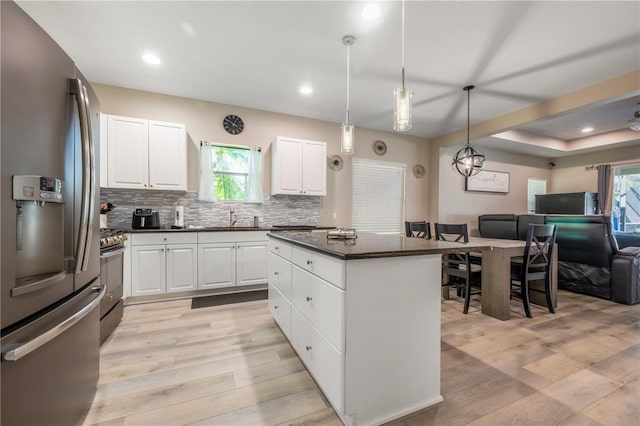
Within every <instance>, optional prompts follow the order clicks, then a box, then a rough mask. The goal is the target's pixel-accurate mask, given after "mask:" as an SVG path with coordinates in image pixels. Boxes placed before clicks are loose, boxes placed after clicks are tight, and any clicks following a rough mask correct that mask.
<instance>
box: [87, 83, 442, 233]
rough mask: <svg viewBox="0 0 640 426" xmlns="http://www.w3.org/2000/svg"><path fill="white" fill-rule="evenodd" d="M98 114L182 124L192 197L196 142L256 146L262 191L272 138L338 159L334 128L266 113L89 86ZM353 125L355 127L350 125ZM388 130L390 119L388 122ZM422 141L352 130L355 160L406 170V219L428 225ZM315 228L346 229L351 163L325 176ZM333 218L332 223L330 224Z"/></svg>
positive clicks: (196, 169) (195, 180)
mask: <svg viewBox="0 0 640 426" xmlns="http://www.w3.org/2000/svg"><path fill="white" fill-rule="evenodd" d="M92 87H93V88H94V89H95V91H96V93H97V95H98V98H99V99H100V107H101V108H100V109H101V111H102V112H103V113H105V114H114V115H124V116H130V117H138V118H146V119H153V120H160V121H170V122H178V123H185V124H186V127H187V133H188V139H189V140H188V142H189V144H188V145H189V148H188V165H189V175H188V190H189V191H197V190H198V181H199V176H198V174H199V167H198V164H199V163H198V153H199V146H200V141H203V140H204V141H208V142H217V143H223V144H234V145H246V146H259V147H262V149H263V151H262V152H263V168H262V170H263V190H264V192H265V194H268V193H269V192H270V188H271V149H270V144H271V141H273V140H274V139H275V137H276V136H289V137H295V138H302V139H311V140H320V141H324V142H327V153H328V154H329V155H332V154H340V124H339V123H330V122H326V121H318V120H311V119H306V118H301V117H295V116H290V115H284V114H276V113H272V112H268V111H258V110H252V109H246V108H239V107H235V106H230V105H223V104H217V103H212V102H205V101H201V100H197V99H188V98H180V97H176V96H168V95H162V94H158V93H150V92H143V91H138V90H131V89H126V88H122V87H114V86H106V85H102V84H96V83H92ZM228 114H236V115H239V116H241V117H242V119H243V121H244V123H245V129H244V131H243V132H242V133H241V134H239V135H235V136H232V135H229V134H228V133H227V132H225V131H224V129H223V127H222V119H223V118H224V117H225V116H226V115H228ZM356 124H357V123H356ZM389 128H391V115H390V116H389ZM376 140H383V141H384V142H385V143H386V144H387V154H386V155H384V156H382V157H380V156H378V155H376V154H375V153H374V152H373V143H374V142H375V141H376ZM429 155H430V151H429V149H428V141H427V139H424V138H418V137H414V136H408V135H404V134H402V133H395V132H380V131H375V130H369V129H362V128H358V127H357V128H356V139H355V156H356V157H364V158H372V159H380V160H384V161H393V162H398V163H405V164H407V179H406V206H405V211H406V217H407V219H408V220H415V219H425V220H428V212H429V205H428V204H429V194H430V190H429V179H428V178H427V177H424V178H422V179H416V178H415V177H414V176H413V174H412V172H411V169H412V167H413V165H414V164H422V165H423V166H424V167H425V168H426V169H427V173H426V176H428V174H429ZM321 205H322V207H321V219H320V221H321V223H322V224H324V225H334V226H342V227H347V226H350V224H351V163H350V161H349V159H348V158H345V166H344V168H343V169H342V170H341V171H340V172H334V171H332V170H330V169H329V170H328V173H327V196H326V197H322V202H321ZM333 213H335V216H336V219H335V220H334V219H333Z"/></svg>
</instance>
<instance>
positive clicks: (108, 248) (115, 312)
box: [100, 229, 127, 344]
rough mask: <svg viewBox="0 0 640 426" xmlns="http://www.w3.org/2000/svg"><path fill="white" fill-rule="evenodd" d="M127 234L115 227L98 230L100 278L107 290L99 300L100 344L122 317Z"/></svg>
mask: <svg viewBox="0 0 640 426" xmlns="http://www.w3.org/2000/svg"><path fill="white" fill-rule="evenodd" d="M126 240H127V234H126V233H125V232H123V231H117V230H115V229H101V230H100V278H101V280H102V284H103V285H104V286H106V287H107V292H106V294H105V296H104V298H103V299H102V302H100V344H102V343H103V342H104V341H105V340H106V339H107V337H109V335H110V334H111V333H112V332H113V330H114V329H115V328H116V326H117V325H118V323H119V322H120V320H121V319H122V311H123V302H122V282H123V259H124V256H123V255H124V248H125V247H124V242H125V241H126Z"/></svg>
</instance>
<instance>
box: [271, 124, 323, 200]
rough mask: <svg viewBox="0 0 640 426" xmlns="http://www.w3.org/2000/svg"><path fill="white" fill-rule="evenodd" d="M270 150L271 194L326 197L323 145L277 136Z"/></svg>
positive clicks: (321, 143)
mask: <svg viewBox="0 0 640 426" xmlns="http://www.w3.org/2000/svg"><path fill="white" fill-rule="evenodd" d="M271 149H272V153H271V194H273V195H275V194H291V195H326V194H327V144H326V143H325V142H317V141H308V140H303V139H293V138H286V137H280V136H279V137H278V138H277V139H276V140H275V141H274V142H273V144H272V147H271Z"/></svg>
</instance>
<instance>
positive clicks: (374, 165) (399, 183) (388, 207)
mask: <svg viewBox="0 0 640 426" xmlns="http://www.w3.org/2000/svg"><path fill="white" fill-rule="evenodd" d="M405 171H406V165H405V164H400V163H391V162H387V161H374V160H366V159H361V158H354V159H353V162H352V174H353V175H352V178H353V191H352V194H353V195H352V197H353V198H352V226H353V227H354V228H355V229H356V230H358V231H368V232H377V233H385V234H396V233H403V232H404V181H405Z"/></svg>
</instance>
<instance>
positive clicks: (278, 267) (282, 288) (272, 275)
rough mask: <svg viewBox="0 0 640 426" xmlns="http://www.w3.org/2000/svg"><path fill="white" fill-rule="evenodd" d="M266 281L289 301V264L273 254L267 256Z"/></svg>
mask: <svg viewBox="0 0 640 426" xmlns="http://www.w3.org/2000/svg"><path fill="white" fill-rule="evenodd" d="M267 280H268V281H269V284H271V285H273V286H274V287H275V288H277V289H278V291H279V292H280V293H282V295H283V296H284V297H286V298H287V299H288V300H291V263H289V262H288V261H287V260H285V259H283V258H281V257H280V256H278V255H276V254H274V253H273V252H269V254H268V255H267Z"/></svg>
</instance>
